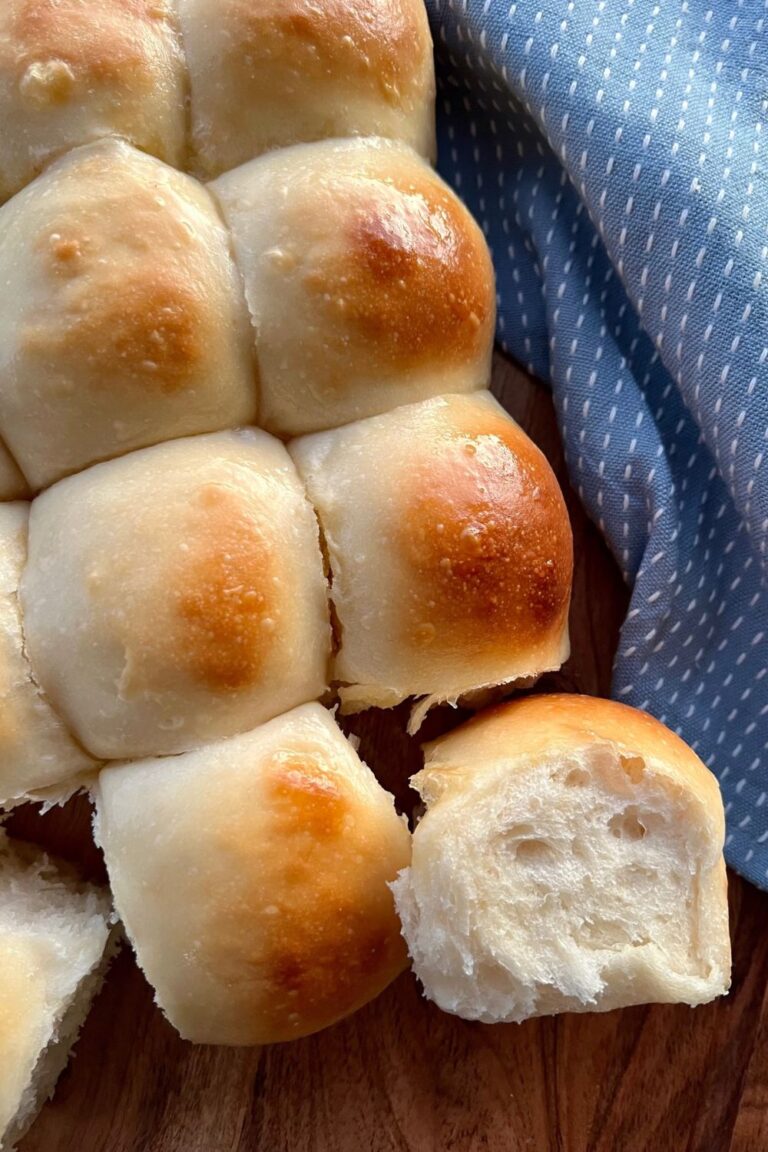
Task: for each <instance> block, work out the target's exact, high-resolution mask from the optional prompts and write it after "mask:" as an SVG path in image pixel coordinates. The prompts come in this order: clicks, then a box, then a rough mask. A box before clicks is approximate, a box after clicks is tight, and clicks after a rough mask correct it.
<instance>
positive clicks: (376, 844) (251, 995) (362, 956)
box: [94, 704, 410, 1045]
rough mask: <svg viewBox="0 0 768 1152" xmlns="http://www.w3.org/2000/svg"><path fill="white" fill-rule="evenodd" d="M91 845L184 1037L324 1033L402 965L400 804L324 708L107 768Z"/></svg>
mask: <svg viewBox="0 0 768 1152" xmlns="http://www.w3.org/2000/svg"><path fill="white" fill-rule="evenodd" d="M95 800H96V820H95V827H94V830H95V835H96V839H97V841H98V843H100V844H101V846H102V848H103V850H104V856H105V859H106V862H107V868H108V870H109V877H110V883H111V886H112V891H113V892H114V896H115V903H116V906H117V909H118V912H119V914H120V916H121V918H122V920H123V922H124V924H125V927H126V931H127V933H128V936H129V937H130V939H131V941H132V943H133V946H134V948H135V949H136V954H137V957H138V961H139V963H140V965H141V967H142V968H143V969H144V972H145V974H146V976H147V978H148V979H149V981H150V982H151V983H152V985H153V986H154V988H155V992H156V997H157V1002H158V1003H159V1005H160V1007H161V1008H162V1009H163V1011H164V1012H165V1013H166V1015H167V1016H168V1018H169V1020H170V1021H171V1023H172V1024H173V1025H174V1027H175V1028H176V1029H178V1031H179V1032H180V1033H181V1035H182V1036H183V1037H185V1038H186V1039H188V1040H192V1041H195V1042H197V1043H203V1044H234V1045H240V1044H269V1043H273V1042H275V1041H280V1040H291V1039H295V1038H296V1037H299V1036H305V1035H307V1034H308V1033H311V1032H316V1031H318V1030H319V1029H321V1028H325V1027H327V1026H328V1025H330V1024H333V1023H334V1022H335V1021H336V1020H339V1019H340V1018H341V1017H343V1016H346V1015H348V1014H349V1013H350V1012H353V1011H354V1010H355V1009H357V1008H359V1007H361V1006H362V1005H363V1004H364V1003H366V1002H367V1001H368V1000H370V999H372V998H373V997H374V996H376V995H377V994H378V993H379V992H380V991H381V990H382V989H383V988H384V987H385V986H386V985H387V984H388V983H389V982H390V981H391V980H392V979H393V978H394V977H395V976H396V975H397V974H398V972H400V971H401V970H402V969H403V968H404V966H405V962H406V956H405V948H404V946H403V941H402V938H401V936H400V925H399V921H398V919H397V916H396V915H395V910H394V903H393V900H392V894H391V892H390V891H389V888H388V886H387V885H388V882H389V881H391V880H394V878H395V876H396V874H397V873H398V871H399V870H400V869H401V868H403V867H405V866H406V865H407V863H408V861H409V859H410V835H409V833H408V829H407V827H406V825H405V823H404V821H403V820H402V819H401V818H400V817H398V816H397V814H396V812H395V808H394V804H393V801H392V797H391V796H390V795H389V794H388V793H387V792H385V791H384V790H383V789H382V788H381V787H380V786H379V784H378V783H377V781H376V778H375V776H374V775H373V773H372V772H371V771H370V770H369V769H368V768H367V767H366V766H365V765H364V764H363V763H362V762H361V761H360V759H359V757H358V756H357V753H356V752H355V751H354V749H353V748H352V746H351V744H349V743H348V741H347V740H346V739H345V738H344V736H343V735H342V734H341V732H340V731H339V729H338V728H337V727H336V724H335V723H334V720H333V717H332V716H331V714H330V713H329V712H327V711H326V710H325V709H324V708H321V707H320V705H318V704H307V705H305V706H304V707H301V708H297V709H295V710H294V711H292V712H289V713H288V714H287V715H284V716H281V717H279V718H278V719H276V720H272V721H271V722H270V723H268V724H265V725H264V726H263V727H261V728H258V729H256V730H255V731H253V732H249V733H247V734H246V735H243V736H236V737H233V738H231V739H229V740H225V741H221V742H220V743H217V744H213V745H210V746H208V747H207V748H201V749H198V750H195V751H193V752H187V753H185V754H184V755H183V756H176V757H172V758H168V759H163V760H146V761H138V762H135V763H133V764H125V765H121V764H116V765H110V766H109V767H108V768H106V769H105V770H104V771H103V772H102V773H101V774H100V776H99V779H98V784H97V786H96V790H95Z"/></svg>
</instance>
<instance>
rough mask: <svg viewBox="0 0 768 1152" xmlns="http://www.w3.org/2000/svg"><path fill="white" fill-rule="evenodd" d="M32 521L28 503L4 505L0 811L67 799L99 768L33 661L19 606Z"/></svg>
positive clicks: (0, 523) (0, 530) (0, 516)
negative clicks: (44, 688)
mask: <svg viewBox="0 0 768 1152" xmlns="http://www.w3.org/2000/svg"><path fill="white" fill-rule="evenodd" d="M28 522H29V505H28V504H22V503H8V504H0V809H2V808H10V807H12V806H13V805H14V804H17V803H19V802H20V801H22V800H26V799H30V798H35V799H47V800H51V801H53V800H63V799H66V797H67V796H68V795H70V794H71V793H72V792H74V791H76V790H77V789H78V788H79V787H81V786H82V784H83V782H84V780H85V779H86V778H87V777H88V775H89V774H90V773H92V772H94V771H95V770H96V769H97V768H98V764H97V763H96V762H95V761H94V760H93V759H92V758H91V757H90V756H88V755H87V754H86V753H85V751H84V750H83V749H82V748H81V747H80V746H79V745H78V744H77V743H76V742H75V740H74V739H73V738H72V736H71V735H70V733H69V732H68V731H67V729H66V727H65V725H64V723H63V722H62V720H61V719H60V717H59V716H58V715H57V714H56V713H55V712H54V711H53V709H52V708H51V705H50V702H49V701H48V699H47V697H46V696H45V694H44V693H43V692H42V691H41V689H40V686H39V684H38V683H37V682H36V680H35V677H34V674H33V671H32V668H31V666H30V663H29V658H28V654H27V651H26V647H25V642H24V630H23V622H22V617H21V608H20V605H19V582H20V580H21V574H22V572H23V570H24V565H25V562H26V557H27V527H28Z"/></svg>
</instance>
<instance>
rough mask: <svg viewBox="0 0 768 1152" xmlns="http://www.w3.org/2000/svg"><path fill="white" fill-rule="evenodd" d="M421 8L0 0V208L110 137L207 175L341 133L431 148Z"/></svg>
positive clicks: (222, 0) (371, 0) (427, 42)
mask: <svg viewBox="0 0 768 1152" xmlns="http://www.w3.org/2000/svg"><path fill="white" fill-rule="evenodd" d="M434 101H435V74H434V64H433V60H432V39H431V36H430V32H429V26H428V23H427V15H426V11H425V8H424V4H423V0H353V2H351V0H3V4H2V5H0V123H1V124H2V126H3V132H2V136H0V203H1V202H2V201H3V200H6V199H8V197H10V196H12V195H13V194H14V193H15V192H18V191H19V190H20V189H21V188H23V187H24V186H25V185H26V184H28V183H29V182H30V181H31V180H33V179H34V178H35V176H37V175H38V174H39V173H40V172H41V171H42V170H43V168H44V167H45V165H46V164H47V163H48V162H49V161H50V160H51V159H53V158H54V157H56V156H58V155H61V154H63V153H64V152H66V151H67V150H68V149H70V148H74V147H77V146H79V145H81V144H88V143H91V142H92V141H94V140H98V139H101V138H103V137H107V136H114V137H120V138H122V139H125V140H127V141H129V142H130V143H132V144H134V145H136V146H137V147H138V148H141V149H142V151H145V152H149V153H150V154H151V155H153V156H157V157H159V158H160V159H161V160H165V161H166V162H167V163H168V164H171V165H173V166H174V167H175V168H180V169H186V168H187V167H188V165H191V167H192V170H193V171H195V172H196V173H198V174H199V175H202V176H206V177H212V176H217V175H219V173H221V172H224V171H227V170H228V169H230V168H234V167H236V166H237V165H238V164H243V163H244V162H245V161H247V160H251V159H252V158H253V157H254V156H258V155H260V154H261V153H263V152H266V151H268V150H270V149H273V148H283V147H285V146H287V145H290V144H296V143H300V142H302V141H313V140H320V139H328V138H332V137H345V136H384V137H391V138H393V139H397V140H403V141H405V142H406V143H407V144H410V145H412V146H413V147H414V148H416V149H417V150H418V151H419V152H421V153H422V154H423V155H424V156H426V157H427V158H430V159H433V158H434V153H435V127H434Z"/></svg>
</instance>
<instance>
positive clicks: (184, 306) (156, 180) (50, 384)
mask: <svg viewBox="0 0 768 1152" xmlns="http://www.w3.org/2000/svg"><path fill="white" fill-rule="evenodd" d="M0 284H2V286H3V291H2V293H1V294H0V434H2V436H3V438H4V439H5V441H6V443H7V444H8V447H9V448H10V450H11V452H12V453H13V455H14V457H15V459H16V461H17V463H18V464H19V466H20V468H21V470H22V472H23V473H24V474H25V476H26V478H27V480H28V481H29V483H30V485H31V486H32V487H33V488H34V489H39V488H42V487H45V486H46V485H48V484H50V483H52V482H53V481H54V480H58V479H60V478H61V477H62V476H64V475H66V474H68V473H71V472H76V471H79V470H80V469H81V468H85V467H86V466H87V465H89V464H92V463H94V462H95V461H98V460H104V459H109V458H111V457H113V456H118V455H123V454H124V453H126V452H129V451H131V450H132V449H135V448H141V447H144V446H146V445H149V444H155V443H158V442H160V441H161V440H168V439H172V438H176V437H179V436H187V435H191V434H194V433H197V432H213V431H216V430H217V429H219V428H227V427H235V426H237V425H239V424H247V423H249V422H251V421H252V420H253V417H254V415H255V412H256V400H257V382H256V378H255V368H254V363H253V354H252V349H251V333H250V324H249V319H248V313H247V309H246V306H245V301H244V299H243V294H242V285H241V283H240V279H239V276H238V274H237V271H236V269H235V266H234V263H233V261H232V256H231V253H230V242H229V237H228V236H227V233H226V230H225V228H224V226H223V225H222V223H221V220H220V219H219V217H218V214H217V211H216V209H215V206H214V204H213V202H212V201H211V199H210V197H209V196H208V194H207V193H206V192H205V190H204V189H203V188H202V187H201V186H200V185H199V184H198V183H197V182H196V181H195V180H192V179H191V178H190V177H188V176H183V175H181V174H180V173H178V172H175V171H174V170H173V169H171V168H169V167H167V165H165V164H162V163H161V162H160V161H159V160H155V159H154V158H152V157H150V156H146V155H144V154H143V153H141V152H138V151H137V150H136V149H135V148H131V147H130V146H129V145H127V144H124V143H121V142H119V141H116V140H104V141H101V142H99V143H97V144H93V145H89V146H87V147H84V148H80V149H76V150H75V151H73V152H70V153H69V154H68V155H67V156H65V157H64V158H63V159H62V160H59V161H57V162H56V163H55V164H54V165H52V166H51V167H50V168H49V169H48V170H47V171H46V172H45V174H44V175H43V176H41V177H40V178H39V179H38V180H36V181H35V182H34V184H31V185H30V186H29V187H28V188H26V189H25V190H24V191H23V192H21V193H19V195H18V196H16V197H15V198H14V199H13V200H12V201H11V202H10V203H9V204H6V205H5V206H4V207H3V208H2V209H0Z"/></svg>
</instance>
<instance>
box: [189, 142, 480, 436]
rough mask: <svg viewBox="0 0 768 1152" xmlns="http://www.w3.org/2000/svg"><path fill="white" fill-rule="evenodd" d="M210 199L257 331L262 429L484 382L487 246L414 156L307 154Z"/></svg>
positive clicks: (342, 417) (361, 412) (260, 169)
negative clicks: (226, 231) (229, 241)
mask: <svg viewBox="0 0 768 1152" xmlns="http://www.w3.org/2000/svg"><path fill="white" fill-rule="evenodd" d="M211 188H212V191H213V192H214V194H215V195H216V197H217V198H218V200H219V201H220V203H221V206H222V209H223V212H224V215H225V217H226V219H227V222H228V224H229V225H230V228H231V230H232V236H233V243H234V247H235V253H236V257H237V260H238V263H239V266H240V269H241V271H242V273H243V277H244V280H245V286H246V295H247V298H248V304H249V307H250V309H251V314H252V316H253V321H254V326H255V329H256V331H257V333H258V340H257V348H256V351H257V357H258V362H259V368H260V377H261V408H260V414H259V421H260V423H262V424H264V426H265V427H267V428H269V429H270V431H273V432H276V433H278V434H280V435H293V434H298V433H302V432H309V431H313V430H316V429H321V428H328V427H333V426H334V425H338V424H343V423H346V422H348V421H352V420H355V419H359V418H360V417H364V416H369V415H373V414H376V413H379V412H383V411H385V410H387V409H390V408H393V407H395V406H397V405H399V404H405V403H408V402H410V401H415V400H421V399H424V398H426V397H428V396H434V395H437V394H442V393H446V392H468V391H473V390H476V389H478V388H482V387H484V386H485V385H486V384H487V383H488V379H489V376H490V356H491V350H492V342H493V329H494V320H495V296H494V281H493V268H492V265H491V260H490V255H489V253H488V248H487V245H486V243H485V240H484V238H483V235H482V232H481V231H480V229H479V228H478V226H477V224H476V223H475V221H474V220H473V219H472V217H471V216H470V214H469V213H468V212H467V210H466V208H465V207H464V206H463V205H462V204H461V202H460V201H459V200H458V199H457V198H456V196H455V195H454V193H453V192H451V191H450V189H449V188H448V187H447V186H446V185H445V184H444V183H443V182H442V181H441V180H440V178H439V177H438V176H436V175H435V173H434V172H432V171H431V169H430V168H429V167H428V165H426V164H425V163H424V162H423V161H421V160H420V159H419V158H418V157H417V156H416V155H415V154H414V153H413V152H412V151H411V150H410V149H408V148H405V147H403V146H402V145H399V144H394V143H392V142H390V141H386V140H378V141H363V140H358V141H354V140H353V141H332V142H328V143H321V144H314V145H302V146H299V147H296V148H292V149H287V150H285V151H283V152H280V153H276V154H274V155H270V156H267V157H263V158H262V159H261V160H258V161H255V162H254V163H252V164H248V165H245V166H244V167H243V168H240V169H238V170H237V171H235V172H232V173H229V174H227V175H226V176H223V177H222V178H221V179H219V180H217V181H216V182H215V183H214V184H213V185H211Z"/></svg>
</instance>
